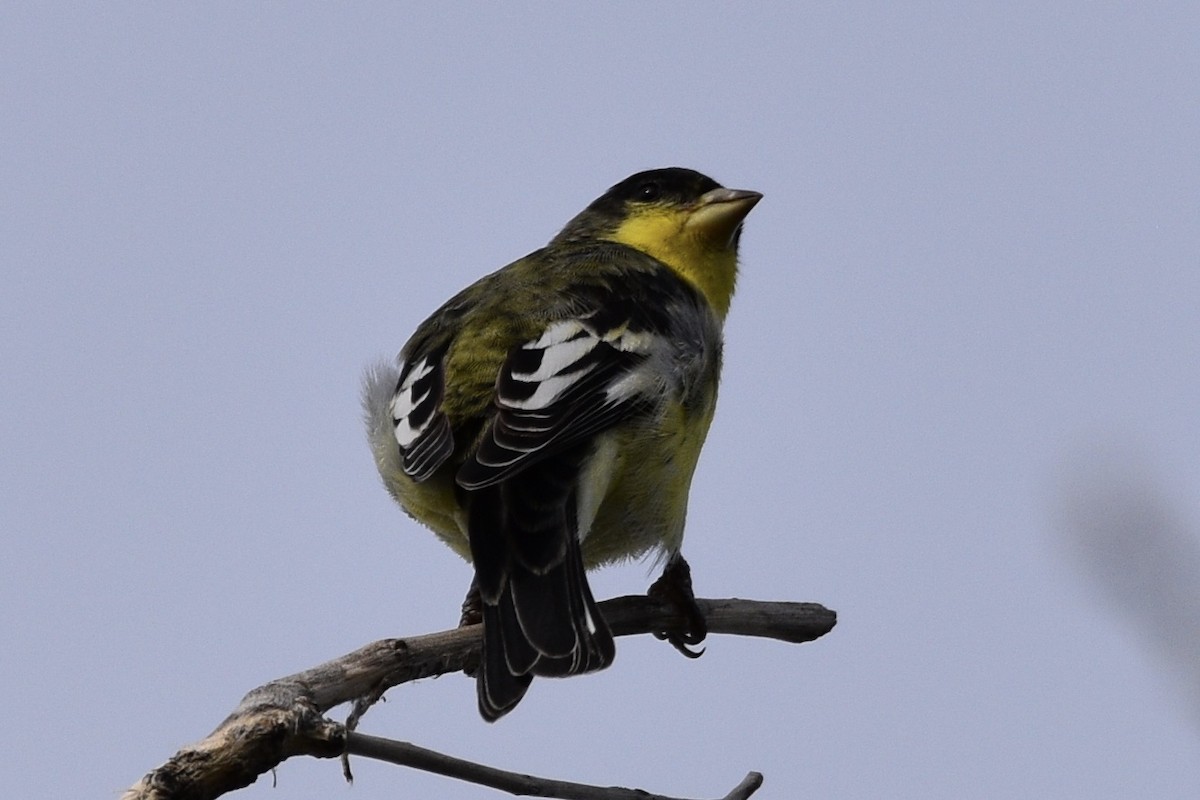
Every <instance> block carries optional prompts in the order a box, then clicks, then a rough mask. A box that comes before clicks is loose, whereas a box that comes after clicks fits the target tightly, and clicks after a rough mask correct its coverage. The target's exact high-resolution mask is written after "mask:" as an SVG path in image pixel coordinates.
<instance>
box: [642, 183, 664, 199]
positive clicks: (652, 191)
mask: <svg viewBox="0 0 1200 800" xmlns="http://www.w3.org/2000/svg"><path fill="white" fill-rule="evenodd" d="M661 196H662V188H661V187H660V186H659V185H658V184H657V183H655V182H654V181H647V182H646V183H643V184H642V185H641V186H639V187H638V190H637V199H638V200H641V201H642V202H643V203H650V202H653V201H655V200H657V199H658V198H659V197H661Z"/></svg>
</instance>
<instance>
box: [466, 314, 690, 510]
mask: <svg viewBox="0 0 1200 800" xmlns="http://www.w3.org/2000/svg"><path fill="white" fill-rule="evenodd" d="M597 321H598V320H597V317H596V315H588V316H584V317H579V318H575V319H570V320H563V321H560V322H555V323H553V324H551V325H550V326H549V327H547V328H546V329H545V330H544V331H543V332H542V334H541V336H539V337H538V338H536V339H533V340H531V341H528V342H526V343H525V344H523V345H521V346H519V347H515V348H513V350H511V351H510V352H509V355H508V359H507V360H506V361H505V363H504V367H503V368H502V369H501V371H500V375H499V377H498V378H497V381H496V401H495V402H496V408H497V411H498V413H497V414H496V416H495V418H494V419H493V420H492V422H491V425H490V426H489V429H488V431H487V432H486V433H485V435H484V437H483V439H482V440H481V441H480V444H479V447H478V448H477V449H476V451H475V453H474V454H473V456H472V457H471V458H470V459H468V460H467V462H466V463H465V464H463V466H462V468H461V469H460V470H459V473H458V483H459V485H460V486H463V487H464V488H467V489H477V488H480V487H482V486H487V485H490V484H493V483H496V482H497V481H500V480H503V479H504V478H505V477H506V476H508V475H510V474H512V473H513V472H515V471H517V470H520V469H522V468H523V467H524V465H527V464H530V463H533V462H534V461H536V460H538V459H540V458H542V457H544V456H545V455H548V454H551V453H554V452H558V451H559V450H560V449H561V448H563V447H567V446H570V445H571V444H573V443H575V442H578V441H580V440H582V439H584V438H586V437H588V436H591V435H593V434H595V433H596V432H598V431H601V430H604V429H605V428H607V427H609V426H611V425H613V424H615V423H616V422H617V421H618V420H620V419H621V418H622V417H624V416H625V415H626V414H630V413H633V412H634V411H635V410H636V409H638V408H642V407H644V405H645V403H647V402H653V397H652V396H651V395H652V394H653V390H654V389H655V387H654V381H653V379H652V378H653V376H652V375H650V374H648V373H647V371H646V369H645V367H646V363H647V361H648V360H652V357H653V355H654V352H655V351H656V350H657V349H662V348H664V347H668V346H669V343H668V342H667V341H666V340H665V339H663V338H662V337H660V336H658V335H656V334H654V333H651V332H646V331H633V330H630V325H629V322H628V321H623V320H622V321H618V324H606V325H597Z"/></svg>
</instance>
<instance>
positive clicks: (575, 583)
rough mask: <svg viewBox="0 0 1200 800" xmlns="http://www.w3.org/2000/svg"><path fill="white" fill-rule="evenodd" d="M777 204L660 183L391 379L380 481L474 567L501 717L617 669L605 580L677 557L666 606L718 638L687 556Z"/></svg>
mask: <svg viewBox="0 0 1200 800" xmlns="http://www.w3.org/2000/svg"><path fill="white" fill-rule="evenodd" d="M761 199H762V195H761V194H760V193H759V192H755V191H750V190H739V189H728V188H725V187H723V186H722V185H720V184H719V183H717V182H716V181H715V180H713V179H712V178H710V177H708V176H706V175H703V174H701V173H699V172H697V171H695V170H691V169H685V168H682V167H669V168H663V169H653V170H648V171H644V172H638V173H636V174H634V175H631V176H630V177H628V178H626V179H625V180H623V181H621V182H619V183H617V184H615V185H614V186H612V187H611V188H609V189H608V190H607V191H605V192H604V193H603V194H602V195H601V196H600V197H598V198H597V199H596V200H595V201H593V202H592V203H590V204H589V205H588V206H587V207H586V208H585V209H584V210H583V211H582V212H580V213H579V214H577V215H576V216H575V217H573V218H572V219H571V220H570V221H569V222H567V224H566V225H565V226H564V227H563V228H562V229H561V231H559V233H558V234H557V235H555V236H554V237H553V238H552V239H551V240H550V242H549V243H548V244H547V245H546V246H544V247H542V248H541V249H538V250H535V251H534V252H532V253H530V254H529V255H527V256H525V257H524V258H520V259H518V260H516V261H514V262H512V263H510V264H508V265H507V266H505V267H503V268H501V269H499V270H498V271H495V272H492V273H491V274H489V275H487V276H485V277H483V278H481V279H479V280H478V281H476V282H475V283H473V284H472V285H470V286H468V287H467V288H466V289H464V290H462V291H461V292H459V293H458V294H456V295H454V296H453V297H452V298H451V299H450V300H448V301H447V302H446V303H445V304H444V305H442V306H441V307H440V308H439V309H438V310H437V311H435V312H434V313H433V314H432V315H431V316H429V318H428V319H426V320H425V321H424V322H422V323H421V324H420V325H419V326H418V327H417V328H416V331H415V332H414V333H413V334H412V336H411V337H410V338H409V339H408V342H407V343H406V344H405V345H404V347H403V349H402V350H401V351H400V354H399V356H398V357H397V358H396V359H395V360H394V361H388V362H385V363H382V364H379V365H375V366H374V367H372V368H369V369H368V371H367V374H366V376H365V378H364V382H363V391H362V395H363V409H364V415H365V417H366V424H367V433H368V440H369V443H370V446H371V450H372V453H373V456H374V460H375V463H376V466H377V468H378V470H379V473H380V476H381V478H382V480H383V484H384V486H385V487H386V488H387V490H388V491H389V493H390V494H391V495H392V496H393V497H394V498H395V499H396V500H397V501H398V502H399V504H400V506H401V507H402V508H403V510H404V511H405V512H406V513H407V514H409V515H410V516H411V517H413V518H414V519H416V520H417V521H418V522H420V523H422V524H424V525H425V526H427V527H429V528H430V529H432V530H433V532H434V533H435V534H436V535H437V536H438V537H440V538H441V540H442V541H443V542H445V543H446V544H447V545H449V547H450V548H451V549H452V550H454V551H455V552H456V553H458V554H459V555H460V556H462V557H464V558H465V559H467V560H469V561H470V562H471V564H472V565H473V567H474V577H473V580H472V582H471V588H470V590H469V591H468V595H467V600H466V601H465V602H464V607H463V608H464V610H463V619H462V623H461V624H469V623H472V622H475V621H482V626H483V627H482V630H483V632H482V640H481V642H482V643H481V652H480V662H479V664H478V665H477V667H476V668H475V676H476V685H477V701H478V709H479V713H480V715H481V716H482V717H483V718H484V719H485V720H487V721H489V722H494V721H495V720H497V719H499V718H500V717H502V716H504V715H505V714H507V713H508V712H509V711H511V710H512V709H513V708H514V707H515V706H516V705H517V703H518V702H519V701H520V700H521V699H522V697H523V696H524V695H525V693H526V691H527V689H528V688H529V686H530V683H531V681H532V679H533V677H534V676H545V677H563V676H568V675H577V674H582V673H587V672H592V671H595V670H600V669H603V668H605V667H607V666H609V665H610V664H611V663H612V661H613V658H614V656H615V646H614V643H613V636H612V633H611V630H610V628H609V626H608V624H607V622H606V621H605V619H604V617H603V615H602V614H601V612H600V610H599V609H598V607H597V604H596V601H595V599H594V597H593V595H592V592H591V589H590V587H589V585H588V579H587V572H588V571H589V570H593V569H595V568H597V567H600V566H604V565H607V564H612V563H616V562H624V561H629V560H632V559H637V558H641V557H645V556H648V554H651V553H654V554H656V557H657V559H658V560H659V563H663V564H665V567H664V569H663V572H662V577H660V578H659V579H658V580H657V581H655V583H654V585H652V586H651V587H650V592H649V593H650V594H651V595H654V596H656V597H659V598H660V599H662V600H664V601H666V602H669V603H671V604H673V606H674V607H675V608H676V609H677V610H678V612H679V617H680V618H681V619H682V620H683V622H682V623H681V624H680V625H679V626H677V627H676V628H675V629H673V630H669V631H662V632H659V633H657V634H656V635H658V636H659V638H663V639H667V640H668V641H670V642H671V643H672V644H673V645H674V646H675V647H676V648H677V649H679V650H680V651H681V652H684V653H685V654H687V655H692V656H695V655H699V652H702V651H694V650H691V649H690V646H694V645H696V644H699V643H700V642H701V641H703V639H704V638H705V634H706V632H707V628H706V625H705V622H704V618H703V614H702V613H700V610H699V608H698V607H697V605H696V602H695V599H694V594H693V591H692V583H691V571H690V568H689V567H688V564H687V561H686V560H685V559H684V558H683V555H682V553H681V549H680V548H681V546H682V542H683V533H684V523H685V519H686V515H687V504H688V495H689V492H690V487H691V483H692V476H693V473H694V471H695V468H696V464H697V460H698V458H699V456H700V451H701V448H702V446H703V444H704V441H705V437H706V436H707V433H708V430H709V426H710V424H711V422H712V419H713V413H714V410H715V408H716V400H717V389H718V383H719V378H720V371H721V361H722V348H723V338H722V331H723V326H724V321H725V317H726V315H727V314H728V311H729V307H730V302H731V300H732V297H733V292H734V286H735V282H736V277H737V271H738V245H739V241H740V239H741V233H742V228H743V221H744V219H745V217H746V216H747V214H749V213H750V211H751V209H753V208H754V206H755V205H756V204H757V203H758V202H759V200H761Z"/></svg>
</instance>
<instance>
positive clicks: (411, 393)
mask: <svg viewBox="0 0 1200 800" xmlns="http://www.w3.org/2000/svg"><path fill="white" fill-rule="evenodd" d="M430 372H433V365H432V364H430V363H429V359H428V358H422V359H421V361H420V362H419V363H417V364H416V365H414V366H413V368H412V369H411V370H409V371H408V374H407V375H405V376H404V380H403V381H401V383H400V386H399V387H398V388H397V389H396V395H395V397H393V398H392V421H393V422H394V423H395V425H396V441H397V442H398V443H399V445H400V447H402V448H408V447H411V446H412V444H413V442H415V441H416V440H417V439H418V438H419V437H420V436H421V434H422V433H424V432H425V431H426V430H427V429H428V428H429V421H430V418H428V417H427V418H426V420H425V424H424V425H421V426H418V427H413V426H412V424H411V423H410V421H409V420H410V418H411V417H412V414H413V411H415V410H417V409H418V408H419V407H420V406H421V404H422V403H424V402H425V401H426V400H428V399H429V392H430V389H429V388H428V387H426V388H425V389H424V391H420V392H419V393H418V391H419V390H415V389H414V384H415V383H416V382H417V381H419V380H420V379H421V378H424V377H425V376H426V375H428V374H429V373H430Z"/></svg>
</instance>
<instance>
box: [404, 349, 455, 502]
mask: <svg viewBox="0 0 1200 800" xmlns="http://www.w3.org/2000/svg"><path fill="white" fill-rule="evenodd" d="M443 355H444V350H443V351H439V352H436V353H430V354H426V355H424V356H422V357H421V358H420V360H419V361H415V362H413V363H412V364H411V365H410V366H408V367H406V368H405V369H404V371H403V372H402V373H401V374H402V376H403V377H401V378H400V385H399V386H397V387H396V393H395V394H394V395H393V396H392V402H391V405H390V406H389V407H388V408H389V410H390V411H391V414H392V425H393V429H394V433H395V436H396V443H397V444H399V445H400V453H401V456H402V460H403V465H404V472H405V474H407V475H408V476H409V477H410V478H412V479H413V480H414V481H423V480H425V479H426V478H428V477H429V476H430V475H432V474H433V473H434V472H435V471H436V470H437V468H438V467H440V466H441V465H442V463H443V462H444V461H445V460H446V459H447V458H449V456H450V454H451V453H452V452H454V434H453V432H452V431H451V430H450V422H449V420H447V419H446V415H445V414H443V413H442V411H441V408H440V406H441V404H442V393H443V389H444V386H443V380H444V375H443V374H442V369H443V368H442V356H443Z"/></svg>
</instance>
